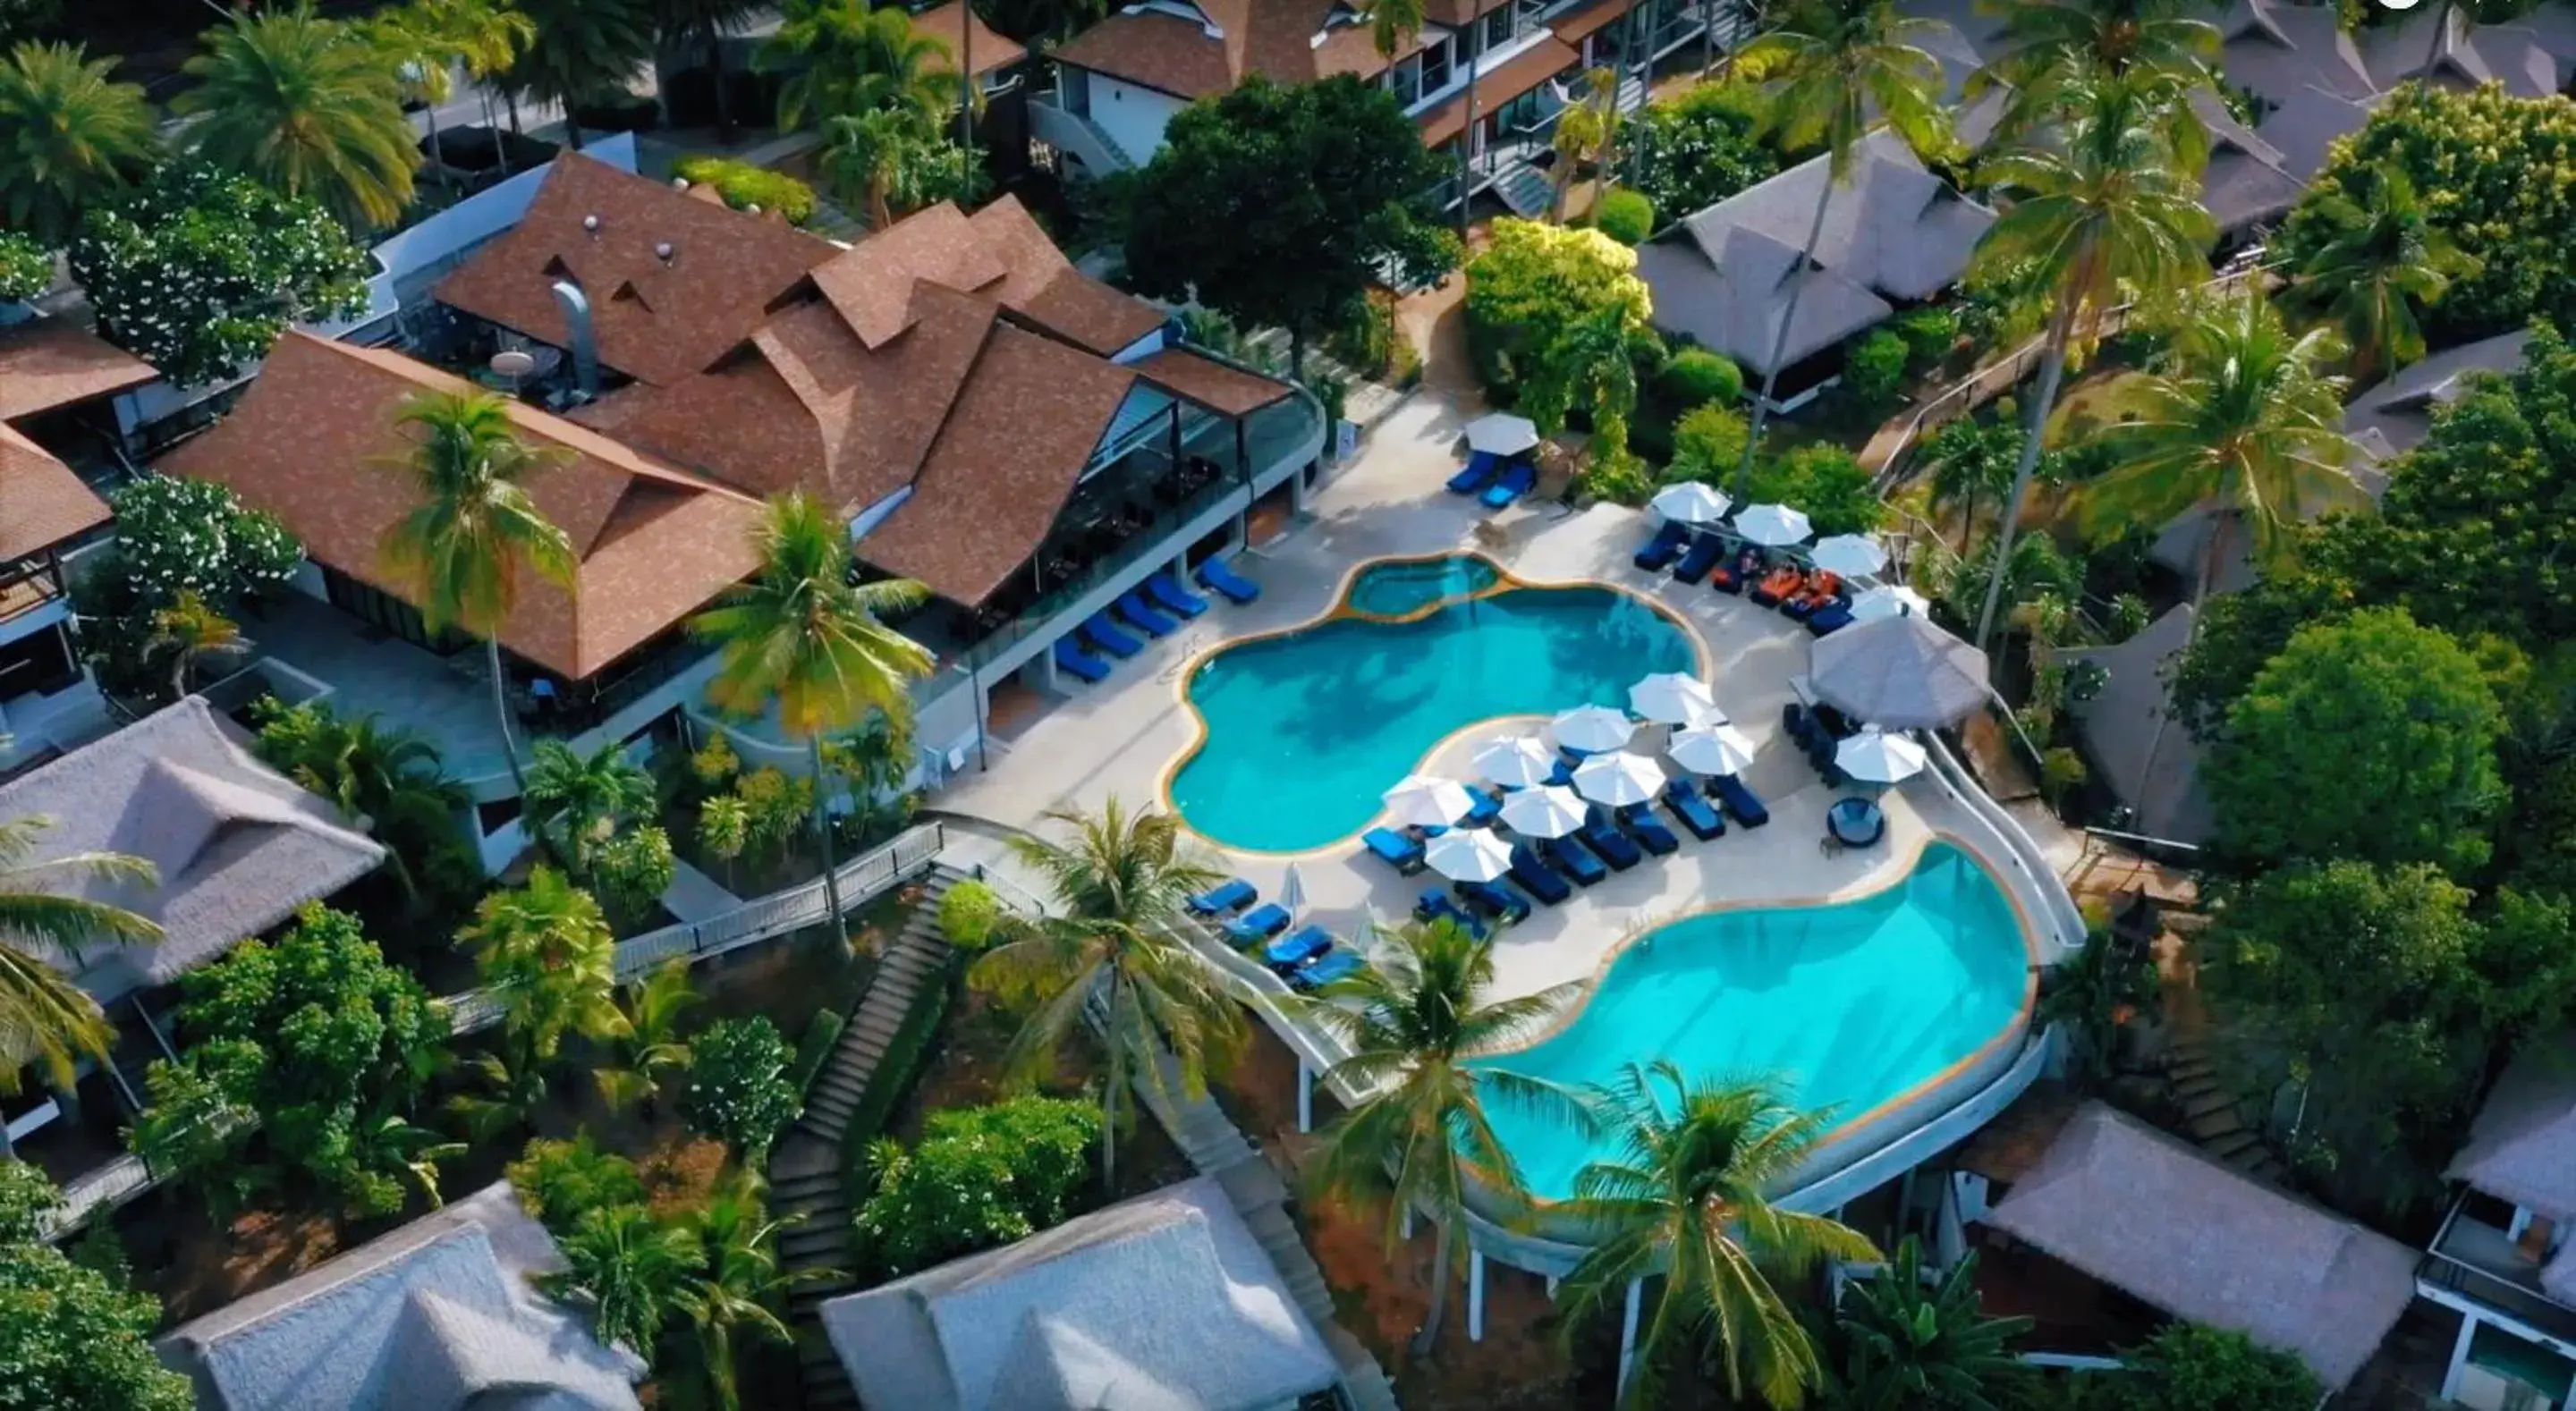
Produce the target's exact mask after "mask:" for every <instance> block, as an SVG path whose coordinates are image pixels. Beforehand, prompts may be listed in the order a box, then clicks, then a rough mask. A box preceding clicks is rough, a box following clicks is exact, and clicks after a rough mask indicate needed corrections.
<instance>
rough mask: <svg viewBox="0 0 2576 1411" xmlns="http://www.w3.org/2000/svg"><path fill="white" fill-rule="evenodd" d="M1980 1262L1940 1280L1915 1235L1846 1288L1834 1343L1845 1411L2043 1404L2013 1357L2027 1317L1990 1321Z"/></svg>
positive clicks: (1999, 1410)
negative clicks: (1980, 1291)
mask: <svg viewBox="0 0 2576 1411" xmlns="http://www.w3.org/2000/svg"><path fill="white" fill-rule="evenodd" d="M1976 1278H1977V1256H1976V1252H1975V1251H1974V1250H1971V1251H1969V1252H1968V1254H1967V1255H1966V1257H1964V1258H1962V1259H1960V1260H1959V1262H1957V1263H1956V1264H1953V1265H1951V1266H1950V1269H1949V1272H1947V1273H1945V1274H1943V1275H1942V1276H1941V1277H1940V1278H1939V1279H1938V1280H1937V1281H1934V1282H1931V1283H1926V1282H1925V1281H1924V1278H1923V1247H1922V1245H1921V1244H1920V1243H1919V1242H1917V1241H1916V1239H1915V1238H1914V1236H1912V1235H1907V1236H1906V1237H1905V1238H1904V1240H1902V1241H1901V1242H1899V1243H1898V1245H1897V1246H1896V1258H1895V1259H1893V1260H1891V1261H1889V1263H1888V1266H1887V1268H1886V1269H1884V1270H1882V1271H1881V1272H1880V1273H1879V1275H1878V1277H1876V1278H1874V1279H1854V1280H1852V1281H1851V1282H1849V1283H1847V1284H1845V1285H1843V1297H1842V1302H1841V1304H1840V1305H1838V1306H1837V1307H1836V1308H1835V1310H1834V1329H1833V1334H1832V1338H1831V1341H1832V1342H1833V1343H1834V1345H1835V1346H1836V1349H1837V1355H1836V1357H1835V1359H1834V1362H1833V1365H1832V1367H1831V1368H1830V1371H1829V1377H1830V1380H1829V1386H1830V1392H1829V1395H1828V1396H1827V1398H1826V1399H1827V1401H1828V1403H1829V1404H1831V1405H1832V1406H1834V1407H1835V1408H1837V1411H2018V1408H2023V1407H2031V1406H2034V1405H2035V1404H2036V1402H2035V1399H2034V1397H2035V1393H2036V1392H2037V1390H2038V1388H2037V1385H2036V1384H2035V1381H2034V1378H2033V1375H2032V1372H2031V1369H2030V1368H2029V1367H2027V1366H2024V1365H2023V1363H2022V1361H2021V1359H2020V1358H2019V1357H2018V1356H2016V1355H2014V1353H2013V1350H2012V1343H2013V1339H2015V1338H2018V1337H2020V1336H2021V1335H2022V1334H2023V1333H2026V1332H2028V1331H2030V1328H2031V1320H2030V1319H2028V1318H1989V1317H1987V1316H1986V1315H1985V1313H1984V1311H1983V1310H1982V1309H1981V1308H1979V1307H1978V1302H1977V1284H1976Z"/></svg>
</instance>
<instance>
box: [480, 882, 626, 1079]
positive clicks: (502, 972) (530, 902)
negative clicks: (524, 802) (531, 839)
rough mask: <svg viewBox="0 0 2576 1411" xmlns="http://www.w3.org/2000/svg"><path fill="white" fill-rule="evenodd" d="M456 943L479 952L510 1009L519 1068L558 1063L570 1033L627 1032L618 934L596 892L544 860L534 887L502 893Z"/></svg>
mask: <svg viewBox="0 0 2576 1411" xmlns="http://www.w3.org/2000/svg"><path fill="white" fill-rule="evenodd" d="M456 939H457V940H459V941H461V942H463V943H464V944H466V945H468V946H471V947H472V948H473V950H474V965H475V969H476V971H477V972H478V974H479V975H480V976H481V978H482V982H483V988H484V989H485V990H487V991H489V992H490V993H492V994H493V995H495V996H497V997H498V998H499V999H500V1001H501V1004H502V1019H501V1025H502V1029H503V1032H505V1033H506V1034H508V1035H509V1038H510V1043H511V1046H512V1050H513V1053H512V1064H511V1066H512V1067H513V1068H514V1069H517V1070H519V1071H521V1072H523V1073H525V1072H533V1071H534V1070H536V1069H538V1068H539V1067H541V1066H542V1065H544V1064H547V1063H551V1062H553V1061H554V1059H555V1057H556V1055H557V1054H559V1053H560V1052H561V1051H562V1048H563V1041H564V1039H565V1037H566V1036H567V1035H571V1034H581V1035H583V1036H585V1037H589V1038H594V1039H604V1038H610V1037H613V1036H615V1035H616V1034H617V1033H618V1032H619V1031H621V1030H622V1029H624V1028H625V1027H626V1016H625V1015H623V1014H620V1013H619V1012H618V1009H617V1000H616V993H617V936H616V933H615V932H613V931H611V930H609V928H608V918H607V917H606V916H605V915H603V914H602V913H601V912H600V909H599V903H598V902H597V901H594V900H592V898H591V895H590V893H588V892H585V891H583V890H581V889H580V888H579V887H576V886H574V885H573V884H572V883H570V882H568V881H566V880H565V879H564V875H563V874H562V873H560V872H557V871H556V870H554V869H553V868H551V867H548V866H546V865H545V864H543V863H539V864H538V865H537V866H535V867H533V868H531V869H529V871H528V884H527V885H526V886H524V887H519V888H515V889H511V890H504V891H497V892H494V893H492V894H491V895H490V896H487V897H485V898H484V899H483V904H482V905H481V906H478V907H476V908H475V910H474V920H473V922H472V924H470V925H468V926H466V927H465V928H464V929H463V930H461V931H458V932H457V933H456Z"/></svg>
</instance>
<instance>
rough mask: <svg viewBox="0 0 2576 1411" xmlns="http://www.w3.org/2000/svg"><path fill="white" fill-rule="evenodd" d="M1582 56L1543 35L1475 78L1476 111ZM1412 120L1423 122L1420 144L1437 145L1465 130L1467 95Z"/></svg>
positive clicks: (1498, 104)
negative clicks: (1507, 59)
mask: <svg viewBox="0 0 2576 1411" xmlns="http://www.w3.org/2000/svg"><path fill="white" fill-rule="evenodd" d="M1582 60H1583V56H1582V54H1580V53H1578V52H1577V51H1576V50H1575V47H1574V46H1573V45H1571V44H1568V43H1566V42H1565V41H1564V40H1561V39H1542V40H1540V41H1538V42H1537V43H1536V44H1533V45H1531V46H1530V47H1529V50H1528V52H1526V53H1523V54H1519V55H1516V56H1514V57H1513V58H1512V59H1511V60H1509V61H1508V62H1506V63H1505V64H1504V65H1503V66H1502V67H1501V68H1498V69H1496V70H1494V71H1493V72H1492V73H1490V74H1487V75H1485V76H1484V77H1482V78H1479V79H1478V80H1476V111H1477V113H1478V114H1480V115H1481V114H1487V113H1491V112H1493V111H1494V110H1495V109H1496V108H1498V107H1501V106H1502V105H1503V104H1505V103H1508V102H1510V101H1511V100H1513V99H1515V98H1518V97H1519V96H1521V95H1522V94H1524V93H1527V92H1529V91H1530V90H1531V89H1533V88H1536V87H1538V86H1539V85H1540V84H1542V83H1545V82H1547V81H1548V80H1549V79H1551V78H1554V77H1556V76H1557V75H1558V74H1561V73H1563V72H1565V71H1566V70H1567V69H1568V68H1570V67H1572V66H1573V65H1575V64H1578V63H1580V62H1582ZM1415 121H1416V122H1418V123H1420V124H1421V126H1422V145H1423V146H1425V147H1437V146H1439V145H1440V144H1441V143H1443V142H1446V141H1448V140H1449V139H1450V138H1452V137H1455V136H1457V135H1458V134H1459V133H1462V132H1464V131H1466V130H1467V95H1466V94H1465V93H1463V92H1462V93H1460V94H1458V95H1457V96H1456V97H1454V98H1451V99H1450V100H1449V101H1447V102H1445V103H1442V104H1441V105H1440V106H1439V107H1436V108H1433V109H1432V110H1431V111H1429V112H1427V113H1424V114H1422V116H1420V117H1419V118H1417V119H1415Z"/></svg>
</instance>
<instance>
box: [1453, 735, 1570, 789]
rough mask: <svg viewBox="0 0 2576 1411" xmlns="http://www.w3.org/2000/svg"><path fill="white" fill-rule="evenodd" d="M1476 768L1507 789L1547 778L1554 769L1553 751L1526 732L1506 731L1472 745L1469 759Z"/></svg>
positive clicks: (1523, 787) (1541, 782) (1523, 786)
mask: <svg viewBox="0 0 2576 1411" xmlns="http://www.w3.org/2000/svg"><path fill="white" fill-rule="evenodd" d="M1470 762H1471V763H1473V764H1474V765H1475V767H1476V772H1477V773H1478V774H1480V775H1483V776H1484V777H1485V778H1488V779H1491V780H1493V781H1494V782H1495V783H1497V784H1500V785H1502V786H1504V787H1505V788H1509V789H1526V788H1528V787H1529V786H1530V785H1532V784H1543V783H1545V782H1547V776H1548V775H1550V774H1553V773H1555V772H1556V755H1555V753H1554V752H1553V751H1551V750H1549V749H1548V747H1547V746H1545V745H1543V744H1541V743H1539V742H1538V741H1536V740H1534V739H1531V738H1530V737H1529V736H1527V735H1506V736H1504V737H1503V738H1501V739H1498V740H1487V741H1486V742H1485V743H1483V744H1481V745H1478V746H1477V747H1476V753H1475V754H1474V756H1473V757H1472V758H1471V760H1470Z"/></svg>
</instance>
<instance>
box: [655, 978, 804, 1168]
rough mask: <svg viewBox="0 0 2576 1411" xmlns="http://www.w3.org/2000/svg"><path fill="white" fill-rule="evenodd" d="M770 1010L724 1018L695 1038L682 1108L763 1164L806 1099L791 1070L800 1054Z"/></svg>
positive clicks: (738, 1152) (747, 1161)
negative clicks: (770, 1018)
mask: <svg viewBox="0 0 2576 1411" xmlns="http://www.w3.org/2000/svg"><path fill="white" fill-rule="evenodd" d="M795 1056H796V1055H795V1053H794V1051H793V1050H791V1049H789V1048H788V1047H787V1039H786V1036H785V1035H783V1034H781V1033H779V1032H778V1026H777V1025H776V1024H773V1023H771V1022H770V1020H769V1016H768V1015H765V1014H755V1015H753V1016H751V1017H750V1018H748V1019H719V1020H717V1021H716V1022H714V1023H713V1024H709V1025H708V1026H707V1027H706V1028H705V1029H704V1030H702V1031H700V1032H699V1033H698V1034H697V1035H696V1037H694V1038H692V1039H690V1040H689V1086H688V1089H687V1091H685V1092H683V1093H682V1094H681V1096H680V1114H681V1116H683V1117H684V1118H686V1119H687V1120H688V1124H689V1129H690V1130H691V1131H694V1132H699V1133H702V1134H704V1135H706V1136H710V1137H714V1138H716V1139H717V1140H719V1141H721V1142H723V1143H724V1144H725V1145H726V1146H729V1147H731V1148H733V1152H734V1155H735V1156H737V1157H739V1158H740V1159H741V1161H742V1163H743V1165H745V1166H757V1165H759V1164H760V1161H761V1158H762V1157H763V1156H765V1155H766V1154H767V1153H768V1151H769V1144H770V1143H771V1142H772V1141H775V1140H777V1138H778V1134H779V1133H780V1132H782V1131H785V1130H786V1128H787V1124H788V1123H790V1122H793V1121H795V1120H796V1114H797V1113H798V1112H800V1111H802V1110H803V1109H804V1102H803V1100H802V1098H801V1097H800V1095H799V1094H798V1092H797V1089H796V1086H795V1084H794V1083H792V1082H791V1081H789V1079H788V1076H787V1069H788V1065H789V1064H790V1063H791V1062H792V1061H793V1060H794V1059H795Z"/></svg>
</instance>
